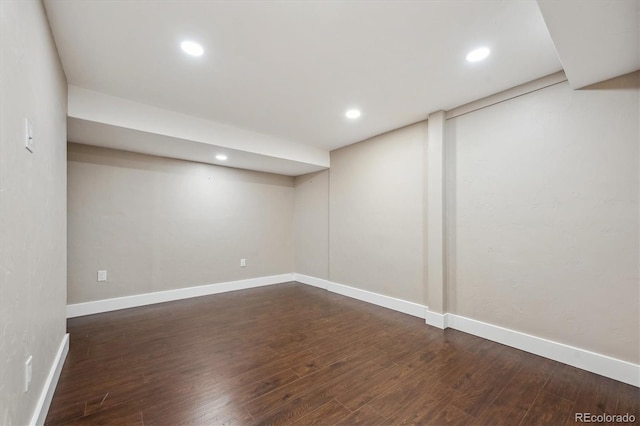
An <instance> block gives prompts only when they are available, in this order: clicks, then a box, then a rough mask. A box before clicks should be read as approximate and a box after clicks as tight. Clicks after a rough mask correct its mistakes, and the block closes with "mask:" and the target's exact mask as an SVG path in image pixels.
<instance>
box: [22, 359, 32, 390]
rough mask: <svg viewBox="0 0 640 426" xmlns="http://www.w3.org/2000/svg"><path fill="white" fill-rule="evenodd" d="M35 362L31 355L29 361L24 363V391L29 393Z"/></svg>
mask: <svg viewBox="0 0 640 426" xmlns="http://www.w3.org/2000/svg"><path fill="white" fill-rule="evenodd" d="M32 361H33V356H32V355H29V357H28V358H27V360H26V361H25V362H24V391H25V392H27V391H28V390H29V386H30V385H31V376H32V370H31V365H32Z"/></svg>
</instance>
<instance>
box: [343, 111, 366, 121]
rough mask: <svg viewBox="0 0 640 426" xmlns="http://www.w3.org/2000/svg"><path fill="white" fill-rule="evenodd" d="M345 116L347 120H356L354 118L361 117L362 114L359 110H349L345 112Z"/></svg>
mask: <svg viewBox="0 0 640 426" xmlns="http://www.w3.org/2000/svg"><path fill="white" fill-rule="evenodd" d="M344 115H345V117H347V118H351V119H354V118H358V117H360V116H361V115H362V113H361V112H360V110H359V109H350V110H347V112H345V113H344Z"/></svg>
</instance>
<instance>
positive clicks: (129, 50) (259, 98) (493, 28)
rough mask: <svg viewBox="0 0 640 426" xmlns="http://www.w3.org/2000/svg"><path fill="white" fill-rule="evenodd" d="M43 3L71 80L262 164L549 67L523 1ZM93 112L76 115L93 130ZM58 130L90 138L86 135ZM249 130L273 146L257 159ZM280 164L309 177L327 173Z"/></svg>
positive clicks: (257, 144)
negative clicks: (174, 118)
mask: <svg viewBox="0 0 640 426" xmlns="http://www.w3.org/2000/svg"><path fill="white" fill-rule="evenodd" d="M554 1H555V0H554ZM558 1H560V0H558ZM589 1H592V0H589ZM593 1H598V0H593ZM621 1H626V0H621ZM631 1H638V0H631ZM45 5H46V8H47V13H48V16H49V21H50V23H51V28H52V31H53V34H54V37H55V40H56V44H57V46H58V51H59V53H60V57H61V60H62V63H63V66H64V69H65V72H66V75H67V78H68V82H69V84H70V85H73V86H78V87H80V88H85V89H89V90H90V91H93V92H100V93H102V94H107V95H110V96H111V97H114V98H122V99H121V100H122V101H123V102H124V101H126V100H128V101H135V102H136V103H137V104H138V105H139V106H140V107H139V108H138V109H144V106H145V105H147V106H150V107H154V108H156V109H157V110H158V111H160V110H166V111H165V112H164V113H162V114H161V115H163V114H164V115H166V114H168V113H170V112H171V111H175V112H179V113H181V114H183V115H189V116H192V117H194V118H195V117H198V118H200V119H204V120H206V121H209V122H211V125H212V126H218V127H219V126H226V127H227V128H234V129H237V130H238V131H239V132H245V133H246V132H247V131H249V132H252V134H253V135H254V136H255V137H254V138H253V140H252V143H253V146H252V147H251V148H246V147H238V149H240V150H244V151H247V152H249V153H252V154H260V155H268V156H273V157H279V156H280V155H279V154H277V153H276V152H281V151H282V150H283V149H284V148H286V147H291V146H292V144H293V145H298V146H301V147H304V149H307V150H309V149H316V150H317V149H320V150H323V151H324V152H328V151H329V150H332V149H335V148H338V147H342V146H345V145H349V144H352V143H355V142H358V141H361V140H364V139H366V138H368V137H371V136H374V135H377V134H380V133H383V132H386V131H389V130H392V129H395V128H398V127H402V126H404V125H407V124H410V123H413V122H416V121H420V120H424V119H425V118H426V117H427V115H428V114H429V113H431V112H434V111H437V110H440V109H444V110H447V109H451V108H453V107H456V106H459V105H462V104H465V103H467V102H470V101H473V100H476V99H479V98H482V97H485V96H488V95H491V94H494V93H497V92H500V91H502V90H505V89H508V88H511V87H514V86H517V85H519V84H522V83H525V82H528V81H531V80H533V79H536V78H539V77H542V76H545V75H548V74H551V73H554V72H556V71H559V70H561V69H562V66H561V64H560V61H559V59H558V55H557V53H556V49H555V48H554V44H553V42H552V39H551V36H550V34H549V31H548V30H547V27H546V25H545V22H544V20H543V17H542V14H541V12H540V10H539V8H538V5H537V3H536V2H535V1H512V0H503V1H500V0H469V1H464V0H457V1H450V0H445V1H437V0H431V1H402V0H397V1H358V0H353V1H332V0H326V1H117V0H110V1H108V0H96V1H86V0H45ZM545 18H547V16H545ZM565 22H566V19H565ZM186 39H191V40H195V41H197V42H199V43H201V44H202V45H203V46H204V48H205V54H204V56H202V57H200V58H192V57H187V56H186V55H185V54H184V53H183V52H182V51H181V50H180V49H179V44H180V42H181V41H183V40H186ZM483 45H485V46H488V47H490V48H491V50H492V54H491V56H490V57H489V58H488V60H486V61H484V62H481V63H476V64H470V63H468V62H466V61H465V55H466V54H467V52H468V51H470V50H471V49H473V48H476V47H478V46H483ZM75 92H77V91H75ZM70 93H71V92H70ZM72 103H75V101H74V100H73V99H71V97H70V106H71V104H72ZM351 107H357V108H360V109H361V110H362V113H363V114H362V117H361V118H360V119H358V120H356V121H349V120H348V119H346V118H345V117H344V112H345V110H346V109H347V108H351ZM79 115H82V114H78V115H75V116H74V117H76V118H80V117H79ZM101 115H102V114H101V113H95V111H93V112H92V113H91V114H88V115H87V116H85V117H83V119H84V120H90V121H95V122H98V123H101V122H102V120H101V118H100V117H101ZM77 127H78V126H76V128H77ZM85 127H86V126H85ZM137 130H140V129H137ZM183 130H184V132H183V133H184V134H187V133H189V132H188V129H183ZM145 131H146V132H147V133H149V134H154V133H157V134H159V135H162V134H164V133H163V132H162V131H160V130H158V131H157V132H156V131H153V130H151V129H145ZM69 134H70V138H75V139H76V140H75V141H76V142H83V143H94V144H100V143H99V142H97V141H94V140H90V139H91V132H84V134H82V135H80V134H73V132H71V131H70V133H69ZM260 135H262V136H264V137H265V138H267V139H269V144H271V145H269V146H274V147H275V142H274V140H276V139H277V140H278V141H279V142H278V143H281V146H280V147H279V148H278V149H275V148H274V150H272V152H267V151H269V150H266V151H265V148H264V146H266V143H265V142H263V140H262V138H261V136H260ZM172 136H173V137H177V138H178V139H181V138H183V137H182V136H181V135H172ZM214 136H215V135H214ZM212 138H213V139H214V140H207V141H200V142H202V143H209V144H212V145H215V146H222V147H227V148H230V149H232V148H234V146H233V142H232V141H231V142H230V140H232V139H233V138H231V139H224V138H217V139H216V138H215V137H213V136H212ZM80 139H82V140H80ZM95 139H96V140H97V139H100V138H95ZM102 139H104V138H102ZM184 139H189V138H187V137H185V138H184ZM136 143H137V142H136V138H135V137H132V138H130V141H129V142H128V144H127V146H128V147H129V149H130V150H133V151H135V150H136ZM158 143H161V142H158ZM159 155H161V154H159ZM290 157H291V156H290ZM293 157H294V158H287V160H292V161H296V160H300V161H302V162H306V163H309V164H310V168H309V169H308V171H312V170H311V169H317V168H318V167H327V165H328V163H327V164H325V161H324V160H320V161H317V162H316V161H311V162H308V161H306V160H304V161H303V160H302V157H300V158H298V157H296V156H293ZM305 158H306V157H305ZM202 161H205V162H208V160H206V159H203V160H202ZM238 167H242V165H239V166H238ZM247 167H248V166H247ZM301 170H302V171H307V169H304V168H303V169H296V170H295V171H293V170H288V169H287V168H286V167H285V168H282V169H279V168H277V167H276V168H275V169H273V170H271V171H274V172H281V173H284V174H298V173H300V171H301Z"/></svg>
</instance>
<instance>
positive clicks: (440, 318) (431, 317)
mask: <svg viewBox="0 0 640 426" xmlns="http://www.w3.org/2000/svg"><path fill="white" fill-rule="evenodd" d="M448 318H449V314H439V313H437V312H432V311H430V310H429V308H427V312H426V314H425V317H424V322H425V323H427V324H428V325H431V326H433V327H438V328H441V329H443V330H444V329H445V328H447V327H449V324H448Z"/></svg>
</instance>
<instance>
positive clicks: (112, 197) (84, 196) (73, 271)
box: [68, 144, 294, 304]
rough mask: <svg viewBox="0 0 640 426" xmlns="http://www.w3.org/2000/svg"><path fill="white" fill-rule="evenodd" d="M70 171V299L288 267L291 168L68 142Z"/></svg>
mask: <svg viewBox="0 0 640 426" xmlns="http://www.w3.org/2000/svg"><path fill="white" fill-rule="evenodd" d="M68 180H69V200H68V210H69V248H68V255H69V295H68V303H70V304H72V303H79V302H87V301H92V300H101V299H107V298H113V297H119V296H127V295H133V294H141V293H149V292H155V291H162V290H169V289H176V288H182V287H191V286H197V285H203V284H214V283H220V282H228V281H235V280H240V279H246V278H255V277H263V276H269V275H277V274H283V273H290V272H292V271H293V266H294V265H293V263H294V256H293V225H292V224H293V201H294V185H293V178H291V177H287V176H279V175H273V174H267V173H259V172H250V171H245V170H238V169H231V168H226V167H218V166H212V165H207V164H201V163H192V162H188V161H180V160H173V159H167V158H160V157H153V156H148V155H142V154H134V153H130V152H125V151H118V150H111V149H105V148H97V147H91V146H87V145H77V144H69V162H68ZM240 258H246V259H247V266H246V268H240V266H239V265H240ZM98 269H106V270H107V271H108V277H109V280H108V282H106V283H98V282H97V280H96V274H97V271H98Z"/></svg>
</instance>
